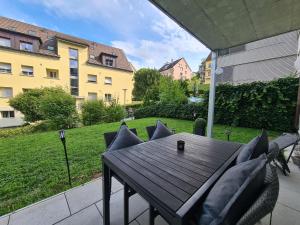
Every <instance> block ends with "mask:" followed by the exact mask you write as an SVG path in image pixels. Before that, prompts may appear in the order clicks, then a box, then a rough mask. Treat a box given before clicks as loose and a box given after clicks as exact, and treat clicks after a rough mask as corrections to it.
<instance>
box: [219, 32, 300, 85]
mask: <svg viewBox="0 0 300 225" xmlns="http://www.w3.org/2000/svg"><path fill="white" fill-rule="evenodd" d="M297 49H298V32H297V31H293V32H289V33H285V34H281V35H278V36H274V37H271V38H266V39H263V40H259V41H255V42H252V43H249V44H246V45H241V46H237V47H234V48H230V49H222V50H220V51H219V52H218V62H217V66H218V67H222V68H223V74H222V75H218V76H217V77H216V80H217V82H219V83H223V82H228V83H233V84H238V83H248V82H253V81H269V80H273V79H277V78H280V77H285V76H289V75H291V74H294V73H295V72H296V69H295V66H294V63H295V61H296V58H297Z"/></svg>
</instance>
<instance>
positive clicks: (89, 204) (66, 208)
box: [0, 163, 300, 225]
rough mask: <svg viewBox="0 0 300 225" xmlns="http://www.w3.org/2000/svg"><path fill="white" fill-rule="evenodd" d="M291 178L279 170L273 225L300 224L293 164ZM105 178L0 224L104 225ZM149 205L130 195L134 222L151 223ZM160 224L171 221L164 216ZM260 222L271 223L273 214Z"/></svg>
mask: <svg viewBox="0 0 300 225" xmlns="http://www.w3.org/2000/svg"><path fill="white" fill-rule="evenodd" d="M290 168H291V170H292V171H291V174H290V176H288V177H285V176H283V175H282V173H281V171H278V174H279V177H280V194H279V199H278V203H277V205H276V208H275V210H274V213H273V223H272V224H273V225H300V169H299V168H298V167H296V166H295V165H293V164H292V163H290ZM112 191H113V195H112V197H111V224H112V225H122V224H123V221H122V218H123V212H122V210H123V208H122V207H123V190H122V185H121V184H120V183H118V182H117V181H116V180H114V181H113V187H112ZM101 199H102V180H101V179H96V180H93V181H91V182H89V183H86V184H84V185H82V186H79V187H75V188H73V189H70V190H68V191H66V192H64V193H61V194H58V195H55V196H52V197H50V198H48V199H45V200H43V201H41V202H38V203H35V204H33V205H30V206H28V207H25V208H23V209H20V210H18V211H16V212H14V213H12V214H9V215H6V216H3V217H0V225H54V224H56V225H101V224H102V200H101ZM147 209H148V204H147V202H146V201H145V200H143V199H142V198H141V197H140V196H139V195H134V196H132V197H131V198H130V221H131V225H144V224H145V225H146V224H148V211H147ZM155 224H156V225H165V224H167V223H166V222H165V221H164V220H163V219H162V218H161V217H158V218H157V219H156V221H155ZM260 224H262V225H267V224H269V216H267V217H266V218H264V219H263V220H262V221H261V222H260Z"/></svg>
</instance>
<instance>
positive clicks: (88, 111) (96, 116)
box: [82, 100, 106, 125]
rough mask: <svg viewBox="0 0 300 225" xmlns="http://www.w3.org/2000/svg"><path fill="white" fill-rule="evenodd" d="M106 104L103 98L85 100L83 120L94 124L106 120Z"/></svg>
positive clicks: (88, 123) (86, 123)
mask: <svg viewBox="0 0 300 225" xmlns="http://www.w3.org/2000/svg"><path fill="white" fill-rule="evenodd" d="M105 113H106V112H105V106H104V103H103V101H102V100H92V101H85V102H84V103H83V104H82V122H83V124H84V125H92V124H96V123H100V122H103V121H104V117H105Z"/></svg>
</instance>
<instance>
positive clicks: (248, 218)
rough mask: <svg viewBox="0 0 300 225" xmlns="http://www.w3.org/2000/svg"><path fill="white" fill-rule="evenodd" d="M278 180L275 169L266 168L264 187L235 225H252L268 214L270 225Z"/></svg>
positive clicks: (272, 167) (269, 166)
mask: <svg viewBox="0 0 300 225" xmlns="http://www.w3.org/2000/svg"><path fill="white" fill-rule="evenodd" d="M278 194H279V180H278V175H277V172H276V167H274V166H272V165H270V164H269V165H268V166H267V170H266V176H265V187H264V190H263V191H262V192H261V194H260V195H259V196H258V198H257V199H256V200H255V202H254V203H253V204H252V205H251V206H250V208H249V209H248V210H247V212H246V213H244V215H243V216H242V217H241V218H240V219H239V221H238V223H237V225H254V224H256V223H257V222H259V221H260V220H261V219H262V218H263V217H265V216H266V215H268V214H270V225H271V224H272V212H273V209H274V207H275V204H276V202H277V199H278Z"/></svg>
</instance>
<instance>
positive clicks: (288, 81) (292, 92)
mask: <svg viewBox="0 0 300 225" xmlns="http://www.w3.org/2000/svg"><path fill="white" fill-rule="evenodd" d="M298 85H299V78H295V77H287V78H280V79H278V80H274V81H271V82H253V83H248V84H241V85H235V86H234V85H229V84H222V85H218V86H217V88H216V100H215V123H218V124H225V125H234V126H241V127H251V128H266V129H270V130H278V131H291V130H293V123H294V116H295V110H296V102H297V93H298ZM207 98H208V93H207V94H206V99H207ZM206 103H207V101H206Z"/></svg>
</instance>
